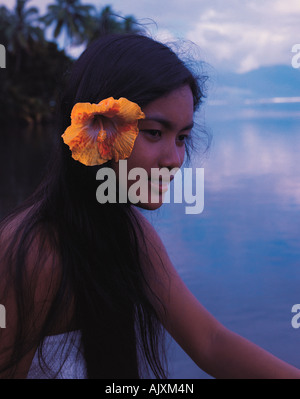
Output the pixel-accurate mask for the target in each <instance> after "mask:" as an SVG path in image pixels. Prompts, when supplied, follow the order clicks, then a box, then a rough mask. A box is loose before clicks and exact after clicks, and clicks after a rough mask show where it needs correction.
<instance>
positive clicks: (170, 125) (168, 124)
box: [143, 116, 194, 131]
mask: <svg viewBox="0 0 300 399" xmlns="http://www.w3.org/2000/svg"><path fill="white" fill-rule="evenodd" d="M143 120H144V121H154V122H158V123H160V124H161V125H162V126H164V127H165V128H167V129H172V128H173V126H174V125H173V123H172V122H171V121H169V120H167V119H164V118H161V117H158V116H149V117H147V116H146V118H145V119H143ZM193 127H194V121H192V122H191V123H190V124H189V125H187V126H185V127H184V128H183V129H181V131H184V130H191V129H192V128H193Z"/></svg>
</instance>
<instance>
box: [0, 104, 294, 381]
mask: <svg viewBox="0 0 300 399" xmlns="http://www.w3.org/2000/svg"><path fill="white" fill-rule="evenodd" d="M206 126H207V128H208V129H210V131H211V133H212V136H213V141H212V143H211V146H210V150H209V152H208V153H207V154H206V155H205V156H204V157H200V156H199V158H198V159H196V160H195V161H194V163H193V166H194V167H195V168H196V167H203V168H204V176H205V178H204V184H205V186H204V187H205V188H204V210H203V212H202V213H200V214H196V215H188V214H186V213H185V209H184V206H185V205H184V204H165V205H163V207H162V208H161V209H160V210H159V211H158V212H154V213H151V214H150V213H149V212H145V213H146V214H147V217H149V219H150V220H151V221H152V223H153V224H154V225H155V226H156V228H157V230H158V231H159V233H160V235H161V237H162V239H163V241H164V243H165V246H166V247H167V249H168V251H169V255H170V257H171V259H172V261H173V263H174V265H175V267H176V269H177V270H178V272H179V273H180V275H181V276H182V278H183V280H184V281H185V283H186V284H187V286H188V287H189V288H190V290H191V291H192V292H193V293H194V295H195V296H196V297H197V298H198V299H199V301H200V302H201V303H202V304H203V305H204V306H205V307H206V308H207V309H208V310H209V311H210V312H211V313H212V314H213V315H214V316H215V317H216V318H217V319H219V320H220V321H221V322H222V323H223V324H224V325H225V326H227V327H228V328H230V329H232V330H233V331H235V332H237V333H239V334H241V335H242V336H244V337H246V338H248V339H249V340H251V341H253V342H255V343H256V344H258V345H260V346H262V347H263V348H265V349H267V350H269V351H270V352H272V353H273V354H274V355H276V356H278V357H280V358H281V359H284V360H286V361H287V362H290V363H292V364H294V365H295V366H297V367H299V368H300V329H295V328H293V327H292V325H291V320H292V317H293V314H292V313H291V309H292V306H293V305H294V304H298V303H300V288H299V287H300V285H299V282H300V217H299V215H300V162H299V159H300V158H299V154H300V134H299V133H300V129H299V126H300V117H299V113H297V112H295V110H290V111H289V110H283V111H282V112H278V110H276V109H273V110H272V109H268V110H263V112H260V111H259V112H254V113H253V112H248V113H247V112H246V113H242V114H241V113H239V112H238V113H237V115H235V114H234V112H233V110H228V112H223V113H220V112H219V113H218V110H217V109H215V110H212V109H211V110H210V112H208V114H207V117H206ZM50 147H51V138H50V135H49V131H47V129H40V130H39V131H35V132H30V131H25V130H20V131H16V130H9V131H8V130H6V131H4V130H3V131H2V132H1V147H0V173H1V177H0V180H1V185H0V217H2V216H4V215H5V214H6V213H7V212H8V211H9V210H10V209H11V208H13V207H14V206H15V205H16V204H17V203H19V202H20V201H21V200H22V199H23V198H24V197H25V196H27V195H28V194H29V193H30V192H31V190H32V189H33V188H34V187H35V185H36V184H37V182H38V180H39V179H40V177H41V174H42V171H43V169H44V165H45V160H46V159H47V156H48V153H49V148H50ZM195 322H196V321H195ZM168 341H169V351H168V354H169V356H168V357H169V362H170V377H171V378H209V376H207V375H206V374H205V373H204V372H203V371H201V370H200V369H199V368H198V367H197V366H196V365H195V364H194V363H193V361H192V360H190V358H189V357H188V356H187V355H186V354H185V353H184V352H183V351H182V350H181V348H179V347H178V345H177V344H176V343H175V342H174V341H172V340H171V339H169V340H168ZM232 350H233V351H234V348H232Z"/></svg>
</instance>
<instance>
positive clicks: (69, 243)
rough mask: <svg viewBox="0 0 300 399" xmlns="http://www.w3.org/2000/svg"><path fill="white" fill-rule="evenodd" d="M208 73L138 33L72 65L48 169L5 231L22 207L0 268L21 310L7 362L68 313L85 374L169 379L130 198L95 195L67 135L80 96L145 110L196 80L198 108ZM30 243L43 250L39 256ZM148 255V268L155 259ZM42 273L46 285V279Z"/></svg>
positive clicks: (106, 41) (97, 46) (88, 171)
mask: <svg viewBox="0 0 300 399" xmlns="http://www.w3.org/2000/svg"><path fill="white" fill-rule="evenodd" d="M204 80H205V77H203V76H200V77H197V76H194V74H193V73H192V72H191V71H190V69H189V68H187V67H186V65H185V64H184V63H183V62H182V61H181V60H180V59H179V58H178V57H177V55H176V54H175V53H174V52H173V51H172V50H171V49H170V48H169V47H167V46H166V45H164V44H162V43H160V42H157V41H155V40H153V39H151V38H149V37H146V36H143V35H138V34H128V35H109V36H105V37H103V38H100V39H98V40H96V41H95V42H94V43H92V44H91V45H90V46H89V47H88V48H87V49H86V50H85V51H84V53H83V54H82V55H81V56H80V58H79V59H78V60H77V61H76V62H75V63H74V65H73V67H72V70H71V72H70V74H69V76H68V83H67V87H66V90H65V93H64V95H63V96H62V99H61V103H60V106H59V111H60V116H59V119H58V120H59V126H58V128H57V129H56V130H57V133H58V135H57V137H58V140H57V145H56V147H55V152H54V158H53V159H52V160H51V162H50V163H49V166H48V171H47V174H46V176H45V178H44V179H43V181H42V183H41V185H40V186H39V187H38V189H37V190H36V191H35V193H34V194H33V195H32V196H31V197H30V198H29V200H28V201H26V202H25V203H24V204H23V205H22V207H20V208H19V209H18V210H16V211H14V212H13V213H12V214H11V215H10V216H9V217H8V218H6V219H5V220H4V221H3V223H2V236H3V237H4V236H5V237H7V234H6V235H5V234H4V232H5V231H6V230H7V226H9V225H11V222H12V221H13V220H16V216H17V215H21V214H23V215H24V216H23V217H22V218H21V221H20V223H18V225H17V227H16V228H15V229H14V232H13V233H10V235H9V237H10V238H9V240H7V242H8V244H7V245H5V250H6V251H5V265H6V266H7V267H6V268H5V273H4V272H3V274H2V276H1V278H3V280H2V281H4V280H5V281H6V282H7V290H8V291H9V292H11V290H12V286H13V287H14V288H13V291H12V292H13V293H14V296H15V302H16V312H17V316H16V319H17V323H16V325H17V327H16V331H15V340H14V348H13V351H12V353H11V356H10V361H9V362H8V363H7V365H6V367H7V368H10V367H12V366H13V365H16V364H17V363H18V361H19V360H20V359H21V358H22V357H23V356H24V355H25V354H26V353H27V352H28V351H29V350H30V349H32V348H34V347H36V346H37V345H38V344H40V348H41V343H42V341H43V338H44V337H46V336H47V335H51V334H53V331H56V329H57V326H59V324H60V323H61V322H62V321H63V320H68V324H69V326H70V329H72V328H73V327H74V329H76V328H78V329H80V330H81V334H82V335H81V337H82V338H81V339H82V346H83V349H84V356H85V360H86V366H87V374H88V378H141V377H142V373H141V370H142V364H144V366H145V368H144V369H148V370H151V371H152V373H153V374H154V376H155V377H157V378H165V377H166V374H165V369H164V364H163V361H162V360H163V359H162V357H161V356H160V355H161V353H163V352H162V351H161V349H160V346H159V344H160V342H161V340H160V337H161V333H162V328H161V325H160V323H159V320H158V316H157V312H156V311H155V309H154V307H153V301H152V300H151V298H150V297H149V292H150V293H151V288H150V287H149V286H148V282H147V278H146V277H145V273H144V269H143V268H142V266H141V264H142V261H141V259H142V257H143V259H144V258H145V254H144V253H141V249H140V245H139V243H140V242H141V241H140V240H141V239H143V230H142V228H141V227H140V226H139V223H138V220H137V219H136V218H135V216H134V212H133V211H132V208H131V205H129V204H119V203H116V204H110V203H107V204H99V203H98V202H97V201H96V195H95V193H96V188H97V185H99V182H97V181H96V178H95V176H96V171H97V170H98V169H99V167H86V166H84V165H82V164H80V163H79V162H77V161H74V160H73V159H72V157H71V154H70V151H69V149H68V147H67V146H65V145H64V144H63V142H62V140H61V137H60V136H61V134H62V133H63V132H64V130H65V129H66V128H67V126H68V125H69V124H70V113H71V109H72V107H73V106H74V104H75V103H77V102H90V103H98V102H99V101H101V100H103V99H105V98H107V97H114V98H115V99H118V98H120V97H126V98H127V99H129V100H130V101H133V102H135V103H137V104H138V105H139V106H140V107H141V108H143V107H144V106H146V105H147V104H149V103H150V102H151V101H153V100H155V99H157V98H159V97H161V96H163V95H164V94H167V93H169V92H171V91H173V90H175V89H177V88H179V87H181V86H183V85H189V86H190V88H191V90H192V93H193V97H194V106H195V109H196V108H197V107H198V106H199V104H200V103H201V101H202V97H203V85H202V83H203V82H204ZM108 165H109V162H108V163H106V164H104V166H108ZM24 211H25V213H24ZM22 212H23V213H22ZM5 227H6V229H5ZM3 240H4V239H2V242H3ZM2 247H3V245H2ZM32 248H37V250H36V251H35V252H36V256H34V257H33V258H34V259H32V256H31V255H30V254H31V252H32V250H33V249H32ZM53 254H55V256H54V257H53ZM3 262H4V260H3ZM148 263H149V267H151V261H150V259H148ZM2 264H4V263H2ZM49 264H50V266H49ZM26 265H27V266H28V267H26ZM45 265H47V269H46V270H44V274H43V269H45V268H46V266H45ZM57 265H59V266H57ZM57 269H58V272H57ZM43 275H45V276H47V282H46V283H45V282H44V281H43V282H42V283H41V281H40V279H41V278H42V277H40V276H43ZM44 280H45V278H44ZM39 283H41V284H42V286H43V285H44V284H45V287H47V284H48V287H47V289H46V293H45V294H44V295H45V298H46V299H47V295H49V301H47V300H44V303H45V304H46V305H45V306H44V307H42V308H41V309H40V307H39V311H38V315H36V319H37V318H39V322H36V320H32V317H29V316H28V315H30V314H31V315H32V314H36V312H35V311H34V309H35V307H36V304H35V292H36V291H35V289H34V288H33V287H35V284H36V285H37V284H39ZM45 298H44V299H45ZM0 299H1V298H0ZM4 302H5V297H4V296H3V301H2V302H1V303H4ZM49 302H50V304H49ZM34 326H35V327H34ZM37 326H38V327H37ZM0 338H1V337H0ZM41 355H42V352H41ZM41 358H42V356H41ZM142 360H143V362H142ZM44 366H46V365H44ZM49 366H50V368H51V365H49ZM0 371H1V370H0Z"/></svg>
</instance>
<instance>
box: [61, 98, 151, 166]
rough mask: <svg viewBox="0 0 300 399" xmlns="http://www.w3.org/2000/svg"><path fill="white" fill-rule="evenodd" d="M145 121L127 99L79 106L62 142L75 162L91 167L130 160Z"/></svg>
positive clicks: (136, 107) (137, 109)
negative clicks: (140, 127)
mask: <svg viewBox="0 0 300 399" xmlns="http://www.w3.org/2000/svg"><path fill="white" fill-rule="evenodd" d="M143 118H145V114H144V113H143V112H142V111H141V109H140V107H139V106H138V105H137V104H136V103H133V102H131V101H129V100H127V99H126V98H120V99H119V100H115V99H114V98H113V97H110V98H107V99H105V100H103V101H100V102H99V103H98V104H91V103H77V104H75V105H74V107H73V109H72V112H71V125H70V126H69V127H68V128H67V129H66V130H65V132H64V134H63V135H62V138H63V140H64V143H65V144H67V145H68V146H69V148H70V150H71V152H72V158H74V159H75V160H77V161H79V162H81V163H83V164H84V165H87V166H94V165H101V164H103V163H105V162H107V161H108V160H110V159H114V160H115V161H119V159H125V158H128V157H129V156H130V154H131V151H132V149H133V145H134V142H135V139H136V137H137V135H138V132H139V129H138V120H139V119H143Z"/></svg>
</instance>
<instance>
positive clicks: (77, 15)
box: [40, 0, 94, 46]
mask: <svg viewBox="0 0 300 399" xmlns="http://www.w3.org/2000/svg"><path fill="white" fill-rule="evenodd" d="M55 2H56V4H51V5H48V12H47V14H46V15H44V16H43V17H41V18H40V20H41V21H42V22H43V23H44V24H45V25H46V26H47V27H49V26H51V25H53V24H54V25H55V28H54V32H53V36H54V38H55V39H57V38H58V37H59V36H60V35H61V34H62V33H63V32H64V33H65V46H66V45H67V42H68V40H69V44H80V43H83V42H84V41H85V37H86V29H87V26H89V24H90V18H91V14H92V12H93V11H94V6H93V5H82V4H81V3H80V0H55Z"/></svg>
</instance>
